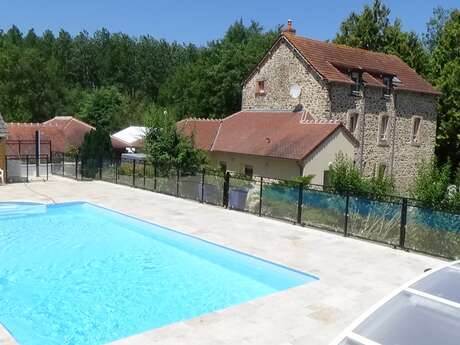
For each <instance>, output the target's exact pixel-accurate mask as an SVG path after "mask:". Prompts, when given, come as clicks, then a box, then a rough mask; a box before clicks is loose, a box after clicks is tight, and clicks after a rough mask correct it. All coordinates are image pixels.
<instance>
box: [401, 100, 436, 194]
mask: <svg viewBox="0 0 460 345" xmlns="http://www.w3.org/2000/svg"><path fill="white" fill-rule="evenodd" d="M395 104H396V121H397V124H396V131H395V138H396V140H395V150H394V163H393V164H394V168H393V174H394V178H395V183H396V187H397V188H398V189H399V190H405V189H407V187H408V186H409V185H410V184H411V182H412V181H413V179H414V176H415V175H416V172H417V169H418V167H419V166H420V163H422V162H423V161H427V160H431V159H432V158H433V157H434V148H435V140H436V117H437V110H436V108H437V99H436V97H435V96H433V95H428V94H420V93H414V92H399V93H397V95H396V100H395ZM415 116H418V117H421V119H422V121H421V128H420V137H419V141H418V143H414V142H413V141H412V127H413V120H414V117H415Z"/></svg>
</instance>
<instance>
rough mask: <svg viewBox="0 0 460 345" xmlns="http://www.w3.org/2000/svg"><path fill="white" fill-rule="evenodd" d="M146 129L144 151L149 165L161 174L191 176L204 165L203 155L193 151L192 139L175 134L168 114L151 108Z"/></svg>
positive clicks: (171, 114) (170, 116)
mask: <svg viewBox="0 0 460 345" xmlns="http://www.w3.org/2000/svg"><path fill="white" fill-rule="evenodd" d="M147 126H148V128H149V129H148V132H147V135H146V138H145V148H146V152H147V154H148V158H149V160H150V161H151V162H152V163H153V164H155V165H157V166H160V167H161V168H162V169H164V170H165V171H169V170H170V169H175V170H181V171H185V172H194V171H197V170H199V169H200V168H201V167H202V166H203V165H204V164H205V163H206V154H205V153H204V152H203V151H201V150H198V149H196V148H194V146H193V139H191V138H189V137H186V136H183V135H182V134H181V133H179V131H178V130H177V128H176V123H175V120H174V114H173V113H171V112H170V110H169V111H168V110H166V109H164V108H159V107H155V106H152V107H151V108H150V109H149V112H148V114H147Z"/></svg>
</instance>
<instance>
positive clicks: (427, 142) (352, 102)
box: [242, 40, 437, 192]
mask: <svg viewBox="0 0 460 345" xmlns="http://www.w3.org/2000/svg"><path fill="white" fill-rule="evenodd" d="M261 80H263V81H264V84H265V85H264V86H265V93H264V94H263V95H259V94H257V92H256V91H257V82H258V81H261ZM293 84H298V85H299V86H300V87H301V90H302V93H301V96H300V97H299V99H293V98H292V97H291V96H290V94H289V89H290V86H291V85H293ZM299 103H300V104H302V105H303V107H304V109H306V110H307V111H309V112H310V114H311V115H312V116H313V117H315V118H316V119H337V120H340V121H342V122H343V123H344V124H346V125H347V126H348V124H349V117H350V114H352V113H357V114H358V124H357V127H356V130H355V131H354V133H353V134H354V136H355V137H356V139H358V141H359V143H360V146H359V147H358V148H357V149H356V150H355V155H354V159H355V164H356V165H357V166H358V167H359V169H360V170H361V172H362V173H363V175H364V176H368V177H369V176H372V175H373V174H375V173H376V172H377V171H378V168H379V165H385V167H386V174H390V175H391V176H393V178H394V181H395V185H396V187H397V189H398V191H400V192H404V191H406V190H407V187H408V186H409V184H410V183H411V181H412V180H413V178H414V177H415V174H416V171H417V167H418V166H419V164H420V162H421V161H422V160H428V159H431V158H432V157H433V154H434V142H435V136H436V116H437V112H436V104H437V100H436V97H435V96H432V95H427V94H421V93H416V92H406V91H396V92H393V93H392V94H391V95H390V96H388V97H384V95H383V89H382V88H378V87H365V88H363V90H362V91H361V94H359V95H357V96H355V95H352V92H351V86H350V85H345V84H338V83H326V82H324V81H323V80H322V79H321V78H320V77H319V76H318V75H317V73H316V72H315V71H313V70H312V68H311V67H310V66H309V65H308V64H307V63H306V62H305V61H304V60H303V59H302V58H301V57H299V56H298V55H297V53H296V51H294V50H293V49H292V48H291V47H290V45H289V44H288V43H286V42H285V41H283V40H280V41H279V42H278V44H277V46H275V47H274V48H273V49H272V51H271V53H269V55H268V56H267V58H266V59H265V60H264V61H262V63H261V64H260V66H259V67H258V69H257V70H256V71H255V72H254V73H253V75H252V76H251V77H250V78H249V79H248V80H247V81H246V83H245V85H244V87H243V99H242V109H243V110H251V109H254V110H266V109H273V110H291V109H294V107H295V106H296V105H298V104H299ZM383 115H387V116H389V122H388V131H387V139H386V140H385V141H381V140H379V126H380V123H381V117H382V116H383ZM414 116H420V117H421V118H422V122H421V132H420V133H421V135H420V140H419V143H417V144H416V145H414V143H413V142H412V140H411V135H412V127H413V119H414Z"/></svg>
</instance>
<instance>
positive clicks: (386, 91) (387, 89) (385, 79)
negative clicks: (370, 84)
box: [383, 76, 393, 97]
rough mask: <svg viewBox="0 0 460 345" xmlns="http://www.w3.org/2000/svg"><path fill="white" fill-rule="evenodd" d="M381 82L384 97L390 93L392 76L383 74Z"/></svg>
mask: <svg viewBox="0 0 460 345" xmlns="http://www.w3.org/2000/svg"><path fill="white" fill-rule="evenodd" d="M383 84H384V85H385V88H384V89H383V96H384V97H389V96H390V94H391V87H392V84H393V78H392V77H390V76H385V77H383Z"/></svg>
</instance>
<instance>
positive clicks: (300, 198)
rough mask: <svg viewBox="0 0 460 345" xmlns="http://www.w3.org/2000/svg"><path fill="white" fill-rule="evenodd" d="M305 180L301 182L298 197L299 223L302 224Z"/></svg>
mask: <svg viewBox="0 0 460 345" xmlns="http://www.w3.org/2000/svg"><path fill="white" fill-rule="evenodd" d="M302 205H303V182H300V183H299V196H298V199H297V224H302Z"/></svg>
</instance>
